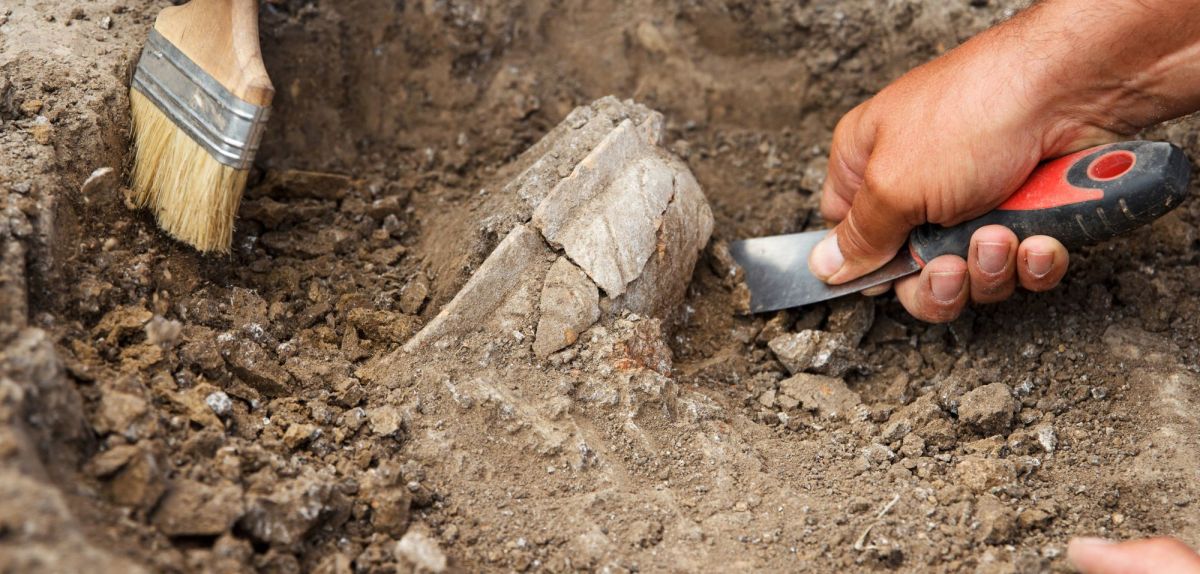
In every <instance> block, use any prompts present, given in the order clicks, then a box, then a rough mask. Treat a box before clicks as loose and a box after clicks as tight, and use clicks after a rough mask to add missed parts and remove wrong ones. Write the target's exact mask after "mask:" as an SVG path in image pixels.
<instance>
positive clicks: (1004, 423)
mask: <svg viewBox="0 0 1200 574" xmlns="http://www.w3.org/2000/svg"><path fill="white" fill-rule="evenodd" d="M1016 410H1017V401H1016V399H1014V398H1013V396H1012V389H1010V388H1009V387H1008V385H1006V384H1004V383H992V384H990V385H984V386H982V387H979V388H977V389H974V390H972V391H970V392H968V393H967V394H965V395H963V396H962V399H961V400H960V401H959V405H958V420H959V421H960V422H962V423H964V424H966V425H968V426H970V427H971V428H973V429H975V430H977V431H979V432H980V433H981V434H985V435H992V434H997V433H1006V432H1008V430H1009V429H1010V428H1012V422H1013V415H1014V414H1015V413H1016Z"/></svg>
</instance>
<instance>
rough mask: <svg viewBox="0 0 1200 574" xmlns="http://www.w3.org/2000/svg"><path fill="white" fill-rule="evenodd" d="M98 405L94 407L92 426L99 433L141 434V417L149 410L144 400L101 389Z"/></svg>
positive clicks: (127, 394)
mask: <svg viewBox="0 0 1200 574" xmlns="http://www.w3.org/2000/svg"><path fill="white" fill-rule="evenodd" d="M101 392H102V393H103V394H102V395H101V396H100V407H99V408H98V409H96V417H95V420H94V426H95V428H96V432H99V433H121V434H125V435H127V436H138V435H139V434H141V430H142V428H141V425H140V424H139V423H141V422H142V419H143V418H144V417H146V415H147V413H148V412H149V410H150V405H148V404H147V403H146V400H145V399H143V398H141V397H139V396H136V395H131V394H129V393H123V392H120V391H115V390H102V391H101Z"/></svg>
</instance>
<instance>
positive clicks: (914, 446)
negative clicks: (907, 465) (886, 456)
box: [900, 434, 925, 459]
mask: <svg viewBox="0 0 1200 574" xmlns="http://www.w3.org/2000/svg"><path fill="white" fill-rule="evenodd" d="M900 454H902V455H904V456H906V457H908V458H912V459H915V458H918V457H921V456H924V455H925V439H923V438H921V435H918V434H909V435H907V436H905V437H904V440H903V442H902V443H901V444H900Z"/></svg>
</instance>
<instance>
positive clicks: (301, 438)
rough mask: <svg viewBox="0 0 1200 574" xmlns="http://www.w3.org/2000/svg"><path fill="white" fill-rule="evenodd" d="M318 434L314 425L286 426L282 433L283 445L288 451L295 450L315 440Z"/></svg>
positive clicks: (296, 424)
mask: <svg viewBox="0 0 1200 574" xmlns="http://www.w3.org/2000/svg"><path fill="white" fill-rule="evenodd" d="M320 432H321V431H320V429H318V428H317V427H316V425H310V424H305V423H293V424H291V425H288V429H287V431H285V432H284V433H283V445H284V446H286V447H288V449H289V450H296V449H298V448H300V447H301V446H304V444H306V443H308V441H310V440H312V439H314V438H316V437H317V436H318V435H319V434H320Z"/></svg>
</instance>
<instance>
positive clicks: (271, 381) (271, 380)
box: [221, 339, 291, 396]
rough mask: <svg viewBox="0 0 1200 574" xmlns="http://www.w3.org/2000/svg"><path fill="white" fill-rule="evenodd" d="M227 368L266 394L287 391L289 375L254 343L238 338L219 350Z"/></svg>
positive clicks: (282, 393) (279, 393) (276, 394)
mask: <svg viewBox="0 0 1200 574" xmlns="http://www.w3.org/2000/svg"><path fill="white" fill-rule="evenodd" d="M221 354H222V355H223V356H224V357H225V361H226V362H227V363H229V368H230V369H231V370H232V371H233V374H234V375H237V377H238V378H239V379H241V380H242V381H244V382H245V383H246V384H248V385H250V386H251V387H253V388H254V389H255V390H256V391H258V392H260V393H262V394H264V395H267V396H281V395H284V394H286V393H287V390H288V383H289V382H290V380H291V376H290V375H288V372H287V371H286V370H284V368H283V367H281V366H279V363H277V362H275V359H274V358H272V357H271V356H270V355H268V354H267V352H266V351H264V350H263V349H262V347H259V346H258V345H256V344H255V343H253V342H251V341H248V340H246V339H239V340H238V341H237V342H236V343H233V344H231V345H228V346H227V347H225V348H223V349H222V350H221Z"/></svg>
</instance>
